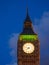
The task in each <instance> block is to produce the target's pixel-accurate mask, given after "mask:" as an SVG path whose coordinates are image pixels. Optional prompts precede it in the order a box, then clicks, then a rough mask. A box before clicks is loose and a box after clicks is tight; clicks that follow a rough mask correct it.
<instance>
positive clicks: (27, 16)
mask: <svg viewBox="0 0 49 65" xmlns="http://www.w3.org/2000/svg"><path fill="white" fill-rule="evenodd" d="M25 22H31V19H30V16H29V13H28V8H27V13H26V19H25Z"/></svg>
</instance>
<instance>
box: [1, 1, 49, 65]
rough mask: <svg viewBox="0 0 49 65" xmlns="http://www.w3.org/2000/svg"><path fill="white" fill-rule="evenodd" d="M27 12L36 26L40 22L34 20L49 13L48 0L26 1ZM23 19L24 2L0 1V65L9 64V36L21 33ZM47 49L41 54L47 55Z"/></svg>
mask: <svg viewBox="0 0 49 65" xmlns="http://www.w3.org/2000/svg"><path fill="white" fill-rule="evenodd" d="M28 10H29V15H30V18H31V20H32V22H33V25H37V26H38V25H39V24H40V23H41V21H38V22H37V21H34V20H35V19H37V20H39V19H41V18H42V15H43V13H44V12H49V0H34V1H33V0H28ZM25 17H26V0H0V65H6V64H10V62H11V60H12V57H11V56H10V54H9V51H10V50H11V49H10V48H9V43H8V41H9V38H10V36H11V34H13V33H20V32H21V31H22V29H23V28H22V27H23V22H24V19H25ZM48 19H49V18H48ZM44 29H45V28H44ZM42 31H43V30H42ZM46 33H48V31H47V32H46ZM48 35H49V33H48ZM46 36H47V35H46ZM48 39H49V38H48ZM42 49H43V48H41V55H42V53H43V51H42ZM48 49H49V48H47V50H46V52H44V53H43V54H45V53H47V55H48V54H49V53H48ZM45 55H46V54H45ZM48 57H49V55H48ZM47 65H48V64H47Z"/></svg>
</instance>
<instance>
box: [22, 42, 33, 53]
mask: <svg viewBox="0 0 49 65" xmlns="http://www.w3.org/2000/svg"><path fill="white" fill-rule="evenodd" d="M23 51H24V52H25V53H28V54H30V53H32V52H33V51H34V45H33V44H32V43H25V44H24V45H23Z"/></svg>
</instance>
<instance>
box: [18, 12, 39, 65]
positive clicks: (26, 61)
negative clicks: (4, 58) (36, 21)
mask: <svg viewBox="0 0 49 65" xmlns="http://www.w3.org/2000/svg"><path fill="white" fill-rule="evenodd" d="M17 58H18V65H40V43H39V39H38V35H37V34H36V33H35V32H34V30H33V26H32V21H31V19H30V17H29V15H28V11H27V16H26V19H25V21H24V26H23V31H22V32H21V33H20V35H19V37H18V41H17Z"/></svg>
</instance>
